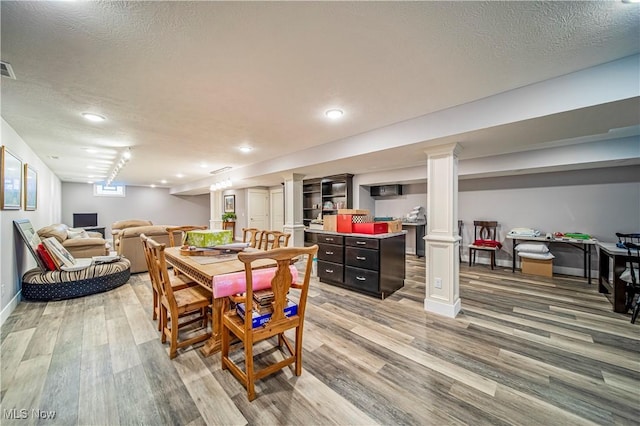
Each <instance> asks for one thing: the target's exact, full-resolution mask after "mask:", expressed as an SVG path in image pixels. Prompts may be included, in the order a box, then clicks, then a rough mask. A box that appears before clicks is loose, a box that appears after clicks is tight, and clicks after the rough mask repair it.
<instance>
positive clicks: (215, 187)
mask: <svg viewBox="0 0 640 426" xmlns="http://www.w3.org/2000/svg"><path fill="white" fill-rule="evenodd" d="M232 185H233V183H232V182H231V179H225V180H223V181H221V182H216V183H212V184H211V186H209V191H217V190H219V189H225V188H230V187H231V186H232Z"/></svg>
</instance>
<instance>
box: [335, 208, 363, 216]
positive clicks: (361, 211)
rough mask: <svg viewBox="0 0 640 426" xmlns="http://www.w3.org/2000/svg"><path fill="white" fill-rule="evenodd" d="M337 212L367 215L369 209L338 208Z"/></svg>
mask: <svg viewBox="0 0 640 426" xmlns="http://www.w3.org/2000/svg"><path fill="white" fill-rule="evenodd" d="M338 214H353V215H361V214H363V215H368V214H369V210H358V209H338Z"/></svg>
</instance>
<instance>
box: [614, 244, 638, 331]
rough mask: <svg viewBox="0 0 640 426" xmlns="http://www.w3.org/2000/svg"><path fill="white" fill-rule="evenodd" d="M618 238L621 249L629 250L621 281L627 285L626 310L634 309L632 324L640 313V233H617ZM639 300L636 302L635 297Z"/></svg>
mask: <svg viewBox="0 0 640 426" xmlns="http://www.w3.org/2000/svg"><path fill="white" fill-rule="evenodd" d="M616 236H617V237H618V243H617V244H616V245H617V246H618V247H619V248H621V249H624V250H627V258H626V264H627V269H625V271H624V272H623V273H622V274H621V275H620V279H621V280H622V281H625V282H626V283H627V289H626V290H627V302H626V305H625V306H626V308H627V311H628V310H629V309H633V312H632V313H631V324H634V323H635V322H636V319H637V318H638V313H639V312H640V233H638V234H623V233H620V232H616ZM636 294H638V295H639V296H638V298H637V299H636V300H635V302H634V300H633V299H634V297H635V295H636Z"/></svg>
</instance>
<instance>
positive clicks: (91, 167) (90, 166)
mask: <svg viewBox="0 0 640 426" xmlns="http://www.w3.org/2000/svg"><path fill="white" fill-rule="evenodd" d="M87 169H95V167H94V166H93V165H92V164H89V165H88V166H87Z"/></svg>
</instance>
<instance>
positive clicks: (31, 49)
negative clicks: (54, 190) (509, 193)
mask: <svg viewBox="0 0 640 426" xmlns="http://www.w3.org/2000/svg"><path fill="white" fill-rule="evenodd" d="M0 13H1V18H2V27H1V31H2V33H1V35H2V39H1V42H2V44H1V54H2V60H3V61H7V62H9V63H11V65H12V67H13V69H14V71H15V74H16V76H17V80H9V79H6V78H3V79H2V117H3V118H4V119H5V120H6V121H7V122H8V123H9V124H10V125H11V126H12V127H13V128H14V129H15V130H16V132H17V133H18V134H19V135H20V136H21V137H22V138H23V139H24V140H25V142H26V143H27V144H29V145H30V146H31V147H32V148H33V149H34V151H36V152H37V153H38V154H39V155H40V156H41V157H42V159H43V160H44V161H45V162H46V163H47V165H48V166H49V167H50V168H51V169H52V170H53V171H54V172H55V173H56V174H57V175H58V176H59V177H60V178H61V179H62V180H63V181H77V182H83V181H87V180H88V179H89V178H88V176H89V175H97V174H98V172H97V171H96V169H93V170H90V169H87V166H88V165H94V166H96V167H98V168H100V167H102V168H103V169H104V170H105V171H104V172H102V175H103V176H106V175H107V174H108V171H109V170H110V169H111V168H112V166H113V161H114V159H117V157H118V156H119V155H120V153H121V152H122V150H123V149H124V148H125V147H130V148H131V152H132V154H133V158H132V160H131V161H130V163H129V164H128V165H127V166H126V167H125V168H124V169H123V170H122V171H121V172H120V174H119V176H118V179H117V180H118V181H121V182H123V183H126V184H129V185H149V184H158V185H160V182H161V180H163V179H166V181H167V183H166V184H165V185H161V186H172V187H173V186H177V185H183V184H185V183H186V182H190V181H202V180H203V178H205V177H207V176H209V171H211V170H216V169H219V168H221V167H225V166H231V167H233V168H234V169H236V168H240V167H243V166H247V165H250V164H253V163H258V162H264V161H265V160H272V161H273V162H274V163H276V164H277V162H278V159H279V158H280V157H281V156H282V155H283V153H292V152H297V151H301V153H300V155H306V154H305V153H304V150H305V149H307V148H310V147H313V146H316V145H322V144H327V143H330V142H333V141H337V140H341V139H343V138H347V137H349V136H353V135H358V134H361V133H363V132H367V131H371V130H373V129H378V128H381V127H383V126H387V125H390V124H393V123H397V122H402V121H405V120H408V119H411V118H415V117H419V116H422V115H425V114H429V113H433V112H435V111H439V110H443V109H446V108H449V107H453V106H456V105H461V104H465V103H468V102H471V101H474V100H477V99H481V98H485V97H488V96H491V95H494V94H497V93H502V92H505V91H508V90H511V89H515V88H518V87H522V86H526V85H529V84H531V83H535V82H539V81H543V80H546V79H549V78H553V77H557V76H560V75H564V74H567V73H570V72H573V71H576V70H580V69H584V68H587V67H590V66H594V65H598V64H602V63H606V62H609V61H612V60H616V59H619V58H623V57H626V56H629V55H633V54H637V53H638V52H640V41H639V36H640V24H639V6H638V5H630V4H623V3H621V2H613V1H607V2H602V1H599V2H117V1H115V2H114V1H98V2H83V1H77V2H60V1H56V2H46V1H45V2H42V1H38V2H26V1H20V2H12V1H2V2H1V3H0ZM331 107H339V108H342V109H343V110H344V111H345V116H344V117H343V119H341V120H340V121H333V122H332V121H329V120H327V119H326V118H325V117H324V111H325V110H326V109H328V108H331ZM85 111H87V112H95V113H98V114H101V115H104V116H105V117H107V121H105V122H103V123H98V124H92V123H89V122H87V121H85V120H83V119H82V117H81V116H80V113H81V112H85ZM594 119H595V118H594ZM577 122H580V119H579V118H578V119H577ZM556 124H558V123H556ZM575 124H576V122H575V121H574V122H573V123H571V125H572V126H574V127H575ZM635 124H638V123H637V122H636V123H635ZM606 125H608V123H607V124H604V126H605V127H606ZM565 126H566V128H564V129H563V128H560V129H558V134H557V135H554V134H551V135H548V136H547V138H546V139H540V138H538V139H537V140H532V141H531V143H539V142H540V141H541V140H544V141H549V140H553V138H554V137H556V138H560V137H561V136H562V138H567V137H572V136H578V135H579V136H584V135H582V134H580V131H579V129H578V130H576V129H572V128H570V127H569V124H565ZM559 127H562V125H561V124H560V125H559ZM608 128H610V127H608ZM494 130H495V135H493V134H492V130H491V129H488V130H485V131H484V132H482V133H478V134H467V135H465V136H464V137H465V138H467V139H468V140H474V138H477V141H475V142H476V145H477V146H478V147H479V146H480V145H481V144H484V145H482V146H484V147H485V148H484V149H481V148H477V152H478V155H488V154H491V153H492V152H494V151H495V152H496V153H498V152H505V146H504V145H501V144H500V141H501V140H503V139H501V138H503V137H504V136H500V135H501V134H506V135H509V136H510V137H512V134H511V133H512V132H509V131H507V130H505V129H504V128H496V129H494ZM494 136H495V137H494ZM525 139H528V138H525ZM523 140H524V139H523ZM483 141H485V142H486V144H485V142H483ZM242 145H249V146H251V147H253V148H254V149H253V151H252V152H251V153H249V154H244V153H242V152H240V151H239V150H238V148H239V147H240V146H242ZM92 148H93V149H98V152H97V153H90V152H88V151H87V149H92ZM513 149H514V150H522V149H523V148H522V146H517V147H514V148H513ZM414 152H415V147H412V148H410V149H407V150H404V151H403V150H402V149H398V150H397V152H395V154H397V158H396V160H395V161H392V162H389V158H388V157H387V158H386V159H385V156H384V155H379V156H369V157H366V161H364V160H363V158H361V159H360V160H359V161H358V160H355V159H354V160H350V161H347V160H345V161H344V162H342V163H340V167H341V170H340V171H342V172H352V173H357V172H358V171H363V170H370V169H376V168H377V169H379V168H384V167H404V166H409V165H415V163H416V158H415V155H414ZM471 152H473V150H472V151H471ZM53 157H55V159H54V158H53ZM365 163H366V164H365ZM201 165H203V166H204V167H200V166H201ZM334 166H335V164H334ZM311 169H312V168H310V170H309V172H311ZM286 170H287V167H286V165H283V166H282V171H286ZM323 171H326V172H327V173H333V172H334V170H333V169H332V168H331V167H330V165H323V166H318V167H315V168H313V173H315V174H317V175H321V174H323ZM179 174H181V175H183V176H182V177H177V175H179ZM269 179H272V180H271V181H269ZM269 179H267V178H266V177H265V179H264V180H263V183H264V184H272V183H273V179H275V180H276V181H277V178H274V177H273V176H271V177H270V178H269Z"/></svg>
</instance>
